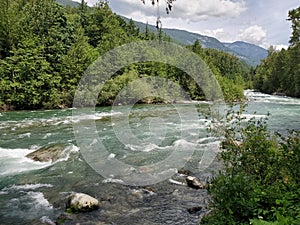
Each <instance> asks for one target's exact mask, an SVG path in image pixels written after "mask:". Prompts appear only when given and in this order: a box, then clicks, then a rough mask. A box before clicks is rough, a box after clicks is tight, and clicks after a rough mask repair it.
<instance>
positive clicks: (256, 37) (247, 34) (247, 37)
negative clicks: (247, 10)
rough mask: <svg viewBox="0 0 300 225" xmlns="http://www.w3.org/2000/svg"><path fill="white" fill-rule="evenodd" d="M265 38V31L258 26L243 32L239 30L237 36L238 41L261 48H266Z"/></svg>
mask: <svg viewBox="0 0 300 225" xmlns="http://www.w3.org/2000/svg"><path fill="white" fill-rule="evenodd" d="M266 37H267V33H266V31H265V30H264V29H263V28H262V27H261V26H258V25H254V26H251V27H248V28H247V29H245V30H241V33H240V34H239V39H240V40H241V41H245V42H249V43H252V44H256V45H259V46H261V47H267V44H266Z"/></svg>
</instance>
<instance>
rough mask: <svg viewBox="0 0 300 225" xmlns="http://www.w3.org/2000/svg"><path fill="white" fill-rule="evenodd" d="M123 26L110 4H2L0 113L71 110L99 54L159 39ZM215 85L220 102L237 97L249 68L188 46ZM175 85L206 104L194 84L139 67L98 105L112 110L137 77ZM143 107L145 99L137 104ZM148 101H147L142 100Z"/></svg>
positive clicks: (2, 0) (48, 0)
mask: <svg viewBox="0 0 300 225" xmlns="http://www.w3.org/2000/svg"><path fill="white" fill-rule="evenodd" d="M159 34H160V32H155V33H153V32H150V31H149V30H146V31H145V32H143V33H140V32H139V29H138V28H137V27H136V26H135V25H134V23H133V22H132V21H129V22H128V23H126V22H125V21H124V20H123V19H122V18H121V17H120V16H118V15H115V14H114V13H113V12H112V11H111V10H110V8H109V6H108V4H107V3H105V2H102V1H100V2H99V3H98V4H97V6H96V7H93V8H89V7H87V5H86V3H85V2H84V1H82V3H81V4H80V6H79V7H76V8H72V7H70V6H67V7H64V6H61V5H59V4H58V3H57V2H56V1H54V0H39V1H31V0H0V77H1V80H0V109H2V110H8V109H40V108H63V107H71V106H72V101H73V96H74V93H75V90H76V87H77V84H78V82H79V80H80V78H81V76H82V74H83V72H84V71H85V70H86V69H87V67H88V66H89V65H90V64H91V63H92V62H93V61H94V60H95V59H97V58H98V57H99V56H101V55H102V54H103V53H105V52H107V51H109V50H110V49H113V48H114V47H116V46H119V45H122V44H125V43H130V42H132V41H137V40H155V39H158V38H161V39H163V40H165V41H170V38H169V37H167V36H164V35H163V36H162V37H160V35H159ZM188 48H190V49H191V50H193V51H194V52H196V53H197V54H198V55H199V56H200V57H201V58H203V59H204V61H205V62H206V63H207V64H209V65H210V67H211V69H212V71H213V72H214V73H215V75H216V76H217V78H218V80H219V81H220V84H221V87H222V88H223V91H224V96H225V99H226V100H228V101H233V100H241V99H242V98H243V93H242V90H243V87H244V86H245V81H244V78H247V77H248V76H249V68H248V67H247V66H246V65H244V64H241V63H240V61H239V60H238V58H236V57H235V56H232V55H229V54H226V53H222V52H219V51H216V50H208V49H205V50H204V49H202V48H201V46H200V44H199V43H197V42H196V43H195V44H194V45H193V46H189V47H188ZM166 74H167V77H168V78H169V79H172V80H174V81H175V82H177V83H179V84H180V85H181V86H183V88H185V89H186V90H187V91H188V92H189V94H190V96H191V97H192V98H193V99H196V100H200V99H204V98H205V96H203V93H202V91H201V90H200V88H199V87H197V86H195V82H194V81H193V80H192V79H191V78H190V77H189V76H186V75H185V74H184V73H183V72H182V71H179V70H178V69H176V68H172V69H170V66H168V65H158V64H157V63H154V62H153V63H143V64H138V65H134V66H130V67H129V68H124V70H123V71H120V72H119V74H117V75H119V76H115V78H114V79H112V80H111V81H110V82H107V84H106V86H105V88H104V90H106V92H102V93H101V95H99V99H98V100H99V101H98V105H110V104H112V101H113V99H114V97H115V96H116V94H117V93H118V91H119V90H121V88H122V87H124V86H125V85H127V84H128V83H129V82H131V81H132V80H134V79H137V78H138V77H141V76H142V77H145V76H165V75H166ZM141 102H143V101H141ZM147 102H148V101H147Z"/></svg>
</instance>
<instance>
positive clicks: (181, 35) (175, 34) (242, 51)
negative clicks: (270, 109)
mask: <svg viewBox="0 0 300 225" xmlns="http://www.w3.org/2000/svg"><path fill="white" fill-rule="evenodd" d="M125 20H127V21H128V19H127V18H125ZM134 23H135V24H136V26H138V27H139V29H140V31H142V32H144V31H145V29H146V24H144V23H141V22H137V21H134ZM148 29H149V31H152V32H157V30H156V27H155V26H153V25H148ZM163 31H164V32H165V33H166V34H167V35H169V36H170V37H171V38H172V39H173V41H175V42H177V43H178V44H182V45H190V44H193V43H194V42H195V40H197V39H198V40H199V42H200V43H201V45H202V47H203V48H213V49H217V50H220V51H224V52H227V53H229V54H233V55H236V56H237V57H239V58H240V59H242V60H244V61H246V62H247V63H248V64H250V65H252V66H256V65H258V64H259V63H260V61H261V60H262V59H264V58H266V57H267V55H268V51H267V50H266V49H264V48H262V47H259V46H257V45H254V44H250V43H246V42H243V41H236V42H233V43H222V42H220V41H219V40H218V39H216V38H213V37H209V36H205V35H201V34H197V33H192V32H189V31H185V30H179V29H168V28H163Z"/></svg>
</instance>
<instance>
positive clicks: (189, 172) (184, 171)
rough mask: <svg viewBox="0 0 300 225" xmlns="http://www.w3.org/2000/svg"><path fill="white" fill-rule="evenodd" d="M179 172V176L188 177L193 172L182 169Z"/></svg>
mask: <svg viewBox="0 0 300 225" xmlns="http://www.w3.org/2000/svg"><path fill="white" fill-rule="evenodd" d="M177 172H178V173H179V174H182V175H186V176H189V175H191V174H192V172H191V171H189V170H185V169H180V170H178V171H177Z"/></svg>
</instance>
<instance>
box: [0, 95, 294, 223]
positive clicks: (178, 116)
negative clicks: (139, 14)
mask: <svg viewBox="0 0 300 225" xmlns="http://www.w3.org/2000/svg"><path fill="white" fill-rule="evenodd" d="M246 96H247V97H248V99H249V102H248V107H247V111H246V112H245V116H246V117H247V118H248V117H249V118H250V117H253V116H255V117H256V118H264V117H266V115H267V114H268V112H269V113H270V116H269V120H268V123H269V126H270V128H271V129H272V130H274V131H275V130H278V131H280V132H286V130H287V129H299V128H300V119H299V114H300V100H299V99H294V98H286V97H278V96H270V95H265V94H261V93H254V92H251V91H247V92H246ZM208 107H209V103H201V104H200V105H196V106H195V104H194V103H187V104H177V105H138V106H135V107H134V108H132V109H131V110H130V113H129V114H128V112H127V108H126V107H125V106H120V107H115V108H113V109H112V108H111V107H101V108H96V109H95V112H93V113H92V114H90V115H86V116H84V115H83V116H78V115H76V116H74V115H73V114H72V112H73V109H66V110H46V111H18V112H2V113H1V114H0V221H1V222H0V223H1V224H51V223H53V221H55V220H56V218H57V217H58V216H59V215H60V214H61V213H62V211H63V210H64V207H65V201H66V197H67V196H68V194H69V193H70V192H72V191H76V192H85V193H88V194H90V195H92V196H94V197H96V198H97V199H99V200H100V201H101V207H100V209H99V210H97V211H94V212H91V213H86V214H79V215H76V216H75V218H74V220H73V223H72V222H70V223H69V224H75V223H76V222H78V223H81V224H97V223H98V224H99V223H100V222H104V224H105V223H107V224H198V223H199V220H200V219H201V216H202V215H203V213H205V211H206V210H205V205H206V204H207V201H208V195H207V193H206V191H205V190H194V189H190V188H188V187H186V186H184V185H177V184H174V182H172V181H174V180H176V181H179V182H181V181H182V180H184V178H183V177H181V176H179V175H178V174H177V173H176V169H180V168H181V167H184V168H185V169H189V170H191V171H192V172H193V173H194V174H195V175H196V176H198V177H200V178H201V179H202V180H203V181H205V179H206V177H207V176H211V175H212V173H213V171H214V170H216V166H217V164H216V163H214V162H211V161H210V159H211V158H212V157H213V154H208V155H206V157H207V158H205V157H204V156H205V154H204V153H205V152H209V153H211V152H212V151H211V150H212V149H214V147H215V146H216V145H217V144H218V143H219V140H218V138H217V137H213V136H211V135H210V133H209V132H208V131H207V128H208V127H209V126H210V124H211V119H210V117H208V116H207V115H204V114H201V113H196V114H195V109H196V110H200V111H202V110H203V111H207V110H208ZM183 115H184V116H183ZM91 121H92V123H91ZM90 124H95V128H96V138H94V136H93V137H90V133H89V132H90V128H89V126H90ZM74 127H75V128H74ZM78 127H79V128H80V133H81V136H80V135H74V131H75V134H76V131H78ZM78 138H79V139H80V138H81V139H82V140H78ZM78 141H79V142H78ZM80 141H83V142H84V141H85V142H86V145H88V146H93V147H92V148H87V149H89V150H90V151H91V152H88V151H87V150H86V149H83V148H84V147H82V146H81V145H80V144H79V143H80ZM55 143H63V144H66V146H67V147H66V148H67V149H66V150H67V153H68V154H67V157H65V158H63V159H61V160H59V161H58V162H56V163H52V164H51V162H46V163H41V162H34V161H32V160H30V159H28V158H26V157H25V155H27V154H28V153H30V152H32V151H34V150H36V149H38V148H39V147H42V146H45V145H48V144H55ZM98 143H102V145H103V147H101V148H100V147H99V145H98ZM103 148H105V154H104V153H103V154H102V153H100V151H104V150H103ZM191 149H192V150H193V151H192V152H190V151H191ZM176 151H178V154H179V155H178V158H180V157H181V155H180V154H181V153H182V158H185V157H186V159H183V161H184V162H187V163H186V164H182V162H181V161H180V160H178V161H177V159H176V157H175V160H174V159H173V158H168V157H169V156H170V155H172V154H173V152H176ZM189 153H192V154H193V156H192V157H189V156H190V155H189ZM212 153H213V152H212ZM97 154H101V157H100V158H98V157H96V156H97ZM104 156H105V158H104ZM93 159H95V160H93ZM204 159H205V160H204ZM110 160H112V161H110ZM113 161H116V162H122V163H123V164H124V165H127V167H124V168H125V169H124V171H120V170H121V169H120V168H121V167H120V168H118V167H115V166H111V165H115V164H113V163H110V162H113ZM99 162H102V163H100V164H99ZM161 162H162V163H161ZM165 162H167V163H165ZM164 163H165V164H164ZM123 164H122V165H123ZM128 165H129V166H128ZM149 165H150V166H149ZM151 165H154V166H151ZM209 165H210V166H209ZM177 166H179V168H178V167H177ZM208 166H209V167H208ZM157 167H158V168H157ZM160 167H161V168H160ZM206 167H207V168H206ZM93 168H96V170H97V169H98V171H97V172H96V171H95V170H94V169H93ZM127 168H129V171H126V172H125V170H126V169H127ZM131 168H132V170H130V169H131ZM142 169H144V170H146V169H149V170H154V171H155V173H154V174H159V175H157V176H159V178H163V179H161V180H159V179H158V180H159V182H152V183H151V182H147V180H144V181H143V182H144V183H145V184H146V186H147V187H150V188H151V190H153V192H148V191H145V189H144V188H145V187H143V185H140V184H142V183H143V182H141V183H139V182H137V181H136V180H134V179H135V178H132V176H133V175H134V176H135V175H136V174H138V172H139V173H142V174H143V171H142ZM168 169H169V170H170V171H173V170H175V172H171V173H170V176H169V175H166V177H164V175H162V172H165V171H168ZM137 170H138V172H137ZM99 173H100V174H99ZM166 174H167V173H166ZM136 176H137V178H139V179H140V177H139V176H138V175H136ZM128 177H129V178H128ZM156 178H157V177H156ZM147 179H149V177H148V178H147ZM170 179H172V180H170ZM153 180H154V181H156V180H155V179H154V178H153ZM124 182H125V183H127V184H129V185H123V183H124ZM130 182H132V183H130ZM199 205H200V206H203V207H204V208H203V210H202V211H201V212H199V213H196V214H189V213H188V212H187V209H188V208H191V207H194V206H199Z"/></svg>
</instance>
